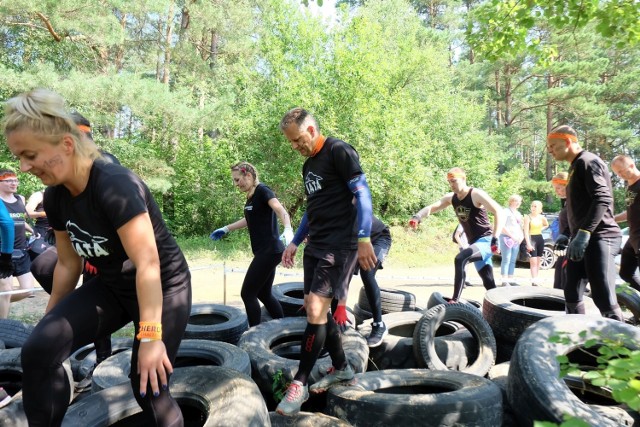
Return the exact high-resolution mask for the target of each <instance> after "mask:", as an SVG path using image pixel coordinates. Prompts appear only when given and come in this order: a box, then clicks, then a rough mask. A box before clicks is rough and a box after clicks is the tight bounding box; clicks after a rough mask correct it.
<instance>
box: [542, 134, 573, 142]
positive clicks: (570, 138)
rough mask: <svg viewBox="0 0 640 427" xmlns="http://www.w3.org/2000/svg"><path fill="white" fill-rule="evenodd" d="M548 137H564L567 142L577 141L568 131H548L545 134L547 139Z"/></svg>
mask: <svg viewBox="0 0 640 427" xmlns="http://www.w3.org/2000/svg"><path fill="white" fill-rule="evenodd" d="M549 139H564V140H567V141H569V142H578V137H577V136H575V135H571V134H570V133H550V134H549V135H547V140H549Z"/></svg>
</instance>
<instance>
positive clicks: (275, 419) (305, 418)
mask: <svg viewBox="0 0 640 427" xmlns="http://www.w3.org/2000/svg"><path fill="white" fill-rule="evenodd" d="M269 420H270V421H271V427H294V426H295V427H350V426H351V424H349V423H348V422H346V421H344V420H341V419H340V418H335V417H330V416H329V415H325V414H322V413H320V412H314V413H312V412H298V413H297V414H294V415H280V414H278V413H277V412H269Z"/></svg>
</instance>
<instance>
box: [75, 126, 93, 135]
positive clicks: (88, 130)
mask: <svg viewBox="0 0 640 427" xmlns="http://www.w3.org/2000/svg"><path fill="white" fill-rule="evenodd" d="M77 127H78V130H80V131H82V132H86V133H89V132H91V126H87V125H77Z"/></svg>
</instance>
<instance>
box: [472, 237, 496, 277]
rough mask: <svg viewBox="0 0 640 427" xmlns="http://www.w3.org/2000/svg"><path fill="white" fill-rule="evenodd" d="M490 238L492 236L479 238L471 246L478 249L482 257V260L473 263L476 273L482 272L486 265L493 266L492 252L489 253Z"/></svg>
mask: <svg viewBox="0 0 640 427" xmlns="http://www.w3.org/2000/svg"><path fill="white" fill-rule="evenodd" d="M491 237H492V236H484V237H481V238H479V239H478V240H476V241H475V243H474V244H473V245H474V246H475V247H476V248H478V250H479V251H480V254H481V255H482V259H481V260H480V261H476V262H474V263H473V265H475V266H476V270H477V271H480V270H482V269H483V268H484V267H485V266H487V265H493V263H492V256H493V252H491Z"/></svg>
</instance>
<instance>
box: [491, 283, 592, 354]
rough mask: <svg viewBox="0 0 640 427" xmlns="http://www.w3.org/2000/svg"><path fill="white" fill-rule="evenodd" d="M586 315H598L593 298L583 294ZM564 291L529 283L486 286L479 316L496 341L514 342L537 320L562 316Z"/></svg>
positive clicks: (563, 311)
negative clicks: (484, 320) (482, 318)
mask: <svg viewBox="0 0 640 427" xmlns="http://www.w3.org/2000/svg"><path fill="white" fill-rule="evenodd" d="M584 302H585V308H586V310H587V314H598V315H599V314H600V312H599V311H598V309H597V308H596V306H595V304H594V303H593V300H592V299H591V298H589V297H584ZM564 314H565V308H564V291H563V290H562V289H549V288H541V287H532V286H529V287H527V286H508V287H504V288H502V287H501V288H495V289H490V290H488V291H487V293H486V294H485V295H484V302H483V303H482V315H483V316H484V318H485V319H486V320H487V322H489V325H491V329H493V334H494V335H495V337H496V340H498V341H506V342H509V343H512V344H514V343H516V342H517V341H518V338H520V335H522V333H523V332H524V331H525V329H527V328H528V327H529V326H531V325H532V324H533V323H535V322H537V321H538V320H540V319H544V318H547V317H551V316H564Z"/></svg>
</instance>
